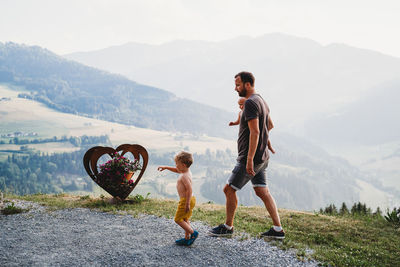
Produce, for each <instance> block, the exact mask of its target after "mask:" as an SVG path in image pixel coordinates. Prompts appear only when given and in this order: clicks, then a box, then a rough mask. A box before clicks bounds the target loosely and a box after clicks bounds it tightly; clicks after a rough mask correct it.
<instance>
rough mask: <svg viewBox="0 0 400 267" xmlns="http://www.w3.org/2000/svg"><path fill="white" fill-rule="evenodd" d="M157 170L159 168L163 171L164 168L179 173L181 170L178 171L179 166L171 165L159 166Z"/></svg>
mask: <svg viewBox="0 0 400 267" xmlns="http://www.w3.org/2000/svg"><path fill="white" fill-rule="evenodd" d="M157 170H159V171H160V172H162V171H163V170H169V171H171V172H176V173H179V171H178V169H177V168H175V167H169V166H159V167H158V168H157Z"/></svg>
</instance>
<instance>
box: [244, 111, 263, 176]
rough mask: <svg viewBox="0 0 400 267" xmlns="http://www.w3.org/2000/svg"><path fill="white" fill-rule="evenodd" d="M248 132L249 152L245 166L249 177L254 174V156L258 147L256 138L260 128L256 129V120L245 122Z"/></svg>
mask: <svg viewBox="0 0 400 267" xmlns="http://www.w3.org/2000/svg"><path fill="white" fill-rule="evenodd" d="M247 125H248V126H249V130H250V137H249V152H248V153H247V164H246V171H247V173H248V174H250V175H253V176H254V175H255V174H256V173H255V172H254V163H253V159H254V155H255V154H256V149H257V145H258V137H259V136H260V128H259V127H258V118H255V119H251V120H249V121H248V122H247Z"/></svg>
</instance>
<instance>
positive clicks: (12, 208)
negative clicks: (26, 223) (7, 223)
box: [1, 202, 25, 215]
mask: <svg viewBox="0 0 400 267" xmlns="http://www.w3.org/2000/svg"><path fill="white" fill-rule="evenodd" d="M24 211H25V210H24V209H22V208H19V207H17V206H15V205H14V203H13V202H11V205H7V206H6V207H5V208H4V209H2V210H1V213H2V214H4V215H12V214H17V213H22V212H24Z"/></svg>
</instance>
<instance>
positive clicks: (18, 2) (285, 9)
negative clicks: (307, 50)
mask: <svg viewBox="0 0 400 267" xmlns="http://www.w3.org/2000/svg"><path fill="white" fill-rule="evenodd" d="M399 14H400V1H398V0H374V1H372V0H333V1H331V0H305V1H302V0H276V1H269V0H248V1H246V0H197V1H196V0H187V1H185V0H142V1H137V0H0V42H6V41H13V42H17V43H25V44H29V45H40V46H42V47H46V48H48V49H50V50H52V51H54V52H56V53H58V54H65V53H70V52H76V51H88V50H94V49H100V48H104V47H108V46H111V45H120V44H124V43H127V42H141V43H150V44H160V43H165V42H168V41H171V40H175V39H186V40H208V41H220V40H225V39H230V38H234V37H237V36H240V35H249V36H259V35H263V34H266V33H272V32H281V33H285V34H290V35H295V36H299V37H308V38H311V39H313V40H315V41H318V42H320V43H321V44H329V43H345V44H348V45H352V46H355V47H360V48H367V49H372V50H376V51H380V52H383V53H385V54H389V55H393V56H397V57H400V34H399V32H400V15H399Z"/></svg>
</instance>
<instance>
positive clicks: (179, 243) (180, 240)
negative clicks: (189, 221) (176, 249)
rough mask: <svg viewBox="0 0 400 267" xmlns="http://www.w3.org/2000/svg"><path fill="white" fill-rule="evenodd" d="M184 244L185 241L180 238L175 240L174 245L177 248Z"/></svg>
mask: <svg viewBox="0 0 400 267" xmlns="http://www.w3.org/2000/svg"><path fill="white" fill-rule="evenodd" d="M185 243H186V239H185V238H181V239H178V240H175V244H177V245H178V246H183V245H185Z"/></svg>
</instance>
